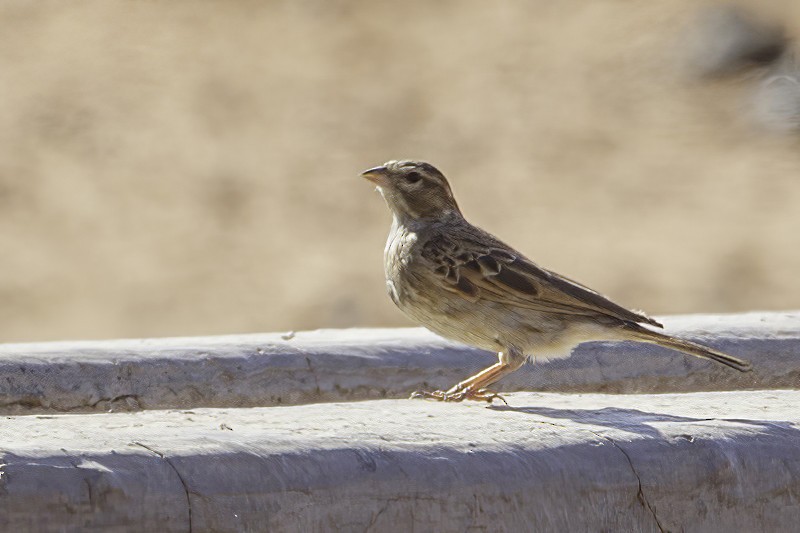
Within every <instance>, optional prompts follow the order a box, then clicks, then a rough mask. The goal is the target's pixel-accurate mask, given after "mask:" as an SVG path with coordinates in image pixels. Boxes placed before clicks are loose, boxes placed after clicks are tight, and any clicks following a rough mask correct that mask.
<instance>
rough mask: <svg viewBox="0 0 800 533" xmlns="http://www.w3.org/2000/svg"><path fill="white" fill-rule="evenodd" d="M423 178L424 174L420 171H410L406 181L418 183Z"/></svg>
mask: <svg viewBox="0 0 800 533" xmlns="http://www.w3.org/2000/svg"><path fill="white" fill-rule="evenodd" d="M421 179H422V174H420V173H419V172H409V173H408V174H406V181H407V182H409V183H416V182H418V181H419V180H421Z"/></svg>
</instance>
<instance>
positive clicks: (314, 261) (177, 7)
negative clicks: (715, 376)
mask: <svg viewBox="0 0 800 533" xmlns="http://www.w3.org/2000/svg"><path fill="white" fill-rule="evenodd" d="M752 3H753V4H755V3H756V2H755V1H754V2H752ZM698 5H699V4H698V2H696V1H690V0H670V1H666V0H658V1H653V2H636V3H632V2H629V1H622V0H597V1H594V2H584V1H577V0H567V1H562V2H545V1H538V2H485V1H481V0H463V1H460V2H448V1H444V2H426V1H424V0H413V1H409V2H403V3H390V2H357V1H337V2H328V1H323V0H303V1H300V0H285V1H270V2H255V1H253V2H248V1H235V2H233V1H228V2H129V1H126V2H115V1H108V0H94V1H90V0H84V1H79V2H56V1H50V2H46V1H45V2H35V3H34V2H27V1H23V0H15V1H6V2H3V3H2V4H0V65H1V66H2V70H0V76H1V77H2V78H1V79H2V83H0V96H2V97H1V98H0V147H2V148H0V150H2V152H1V153H2V156H1V157H0V250H2V255H1V256H0V341H28V340H53V339H78V338H110V337H134V336H135V337H138V336H174V335H205V334H222V333H238V332H257V331H281V330H299V329H307V328H320V327H347V326H379V325H398V326H399V325H407V324H409V323H408V322H407V320H406V319H405V317H404V316H402V315H401V313H400V312H399V311H397V310H396V309H395V308H394V306H393V305H392V303H391V302H390V300H389V298H388V297H387V296H386V294H385V289H384V287H385V286H384V282H383V273H382V252H383V245H384V241H385V237H386V233H387V231H388V228H389V222H390V217H389V213H388V211H387V209H386V207H385V205H384V204H383V201H382V200H381V199H380V197H379V196H378V195H377V194H376V193H375V192H374V191H373V190H372V189H371V188H370V187H369V185H368V184H367V183H366V182H364V180H361V179H360V178H358V173H359V172H360V171H361V170H363V169H365V168H367V167H371V166H374V165H377V164H380V163H382V162H384V161H386V160H388V159H398V158H414V159H424V160H427V161H430V162H431V163H433V164H435V165H437V166H438V167H439V168H441V169H442V170H443V171H444V172H445V173H446V175H448V176H449V177H450V179H451V182H452V184H453V188H454V190H455V193H456V197H457V198H458V200H459V202H460V204H461V207H462V209H463V210H464V212H465V213H466V215H467V217H468V218H469V219H470V220H471V221H473V222H475V223H478V224H479V225H481V226H483V227H485V228H486V229H489V230H490V231H492V232H493V233H496V234H498V235H500V236H501V237H502V238H504V239H505V240H506V241H508V242H510V243H511V244H512V245H514V246H516V247H517V248H519V249H520V250H522V251H523V252H525V253H526V254H527V255H529V256H530V257H531V258H533V259H534V260H536V261H537V262H539V263H540V264H542V265H543V266H545V267H548V268H551V269H554V270H556V271H559V272H562V273H564V274H566V275H568V276H570V277H572V278H575V279H578V280H580V281H582V282H583V283H586V284H588V285H590V286H592V287H595V288H596V289H598V290H600V291H601V292H603V293H605V294H607V295H609V296H610V297H612V298H613V299H615V300H617V301H618V302H620V303H622V304H625V305H628V306H631V307H635V308H640V309H645V310H647V311H648V312H649V313H651V314H655V315H658V314H664V313H689V312H724V311H743V310H779V309H797V308H800V282H798V280H797V276H798V272H800V246H798V244H800V238H798V227H799V226H800V209H798V206H800V172H799V171H800V150H798V143H799V142H800V139H798V138H797V137H787V136H778V135H775V134H769V133H766V132H764V131H762V130H760V129H759V128H758V127H757V126H755V125H754V124H753V123H752V121H751V119H750V117H749V115H748V109H749V101H750V98H751V97H752V94H751V92H752V86H753V79H754V78H753V77H754V76H757V73H749V74H743V75H740V76H738V77H736V78H735V79H727V80H717V81H713V82H710V81H702V80H698V79H697V78H694V77H692V76H690V75H689V74H688V73H687V69H686V68H685V66H684V61H683V59H682V56H683V53H684V50H685V47H683V46H682V42H683V38H682V36H683V35H684V31H685V29H686V27H687V24H689V23H690V21H691V20H692V18H693V17H694V15H695V14H696V11H697V8H698ZM789 15H790V16H787V17H785V21H789V23H790V30H791V31H792V32H794V35H797V32H796V30H797V29H798V28H797V25H795V26H794V27H791V23H792V22H793V21H797V20H800V16H798V15H800V10H798V9H797V8H795V10H794V12H789Z"/></svg>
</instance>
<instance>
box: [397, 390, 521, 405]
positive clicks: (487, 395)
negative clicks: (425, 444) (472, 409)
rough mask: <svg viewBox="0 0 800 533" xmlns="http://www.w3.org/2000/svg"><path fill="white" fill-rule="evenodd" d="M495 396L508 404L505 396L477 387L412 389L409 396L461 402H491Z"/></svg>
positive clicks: (413, 398)
mask: <svg viewBox="0 0 800 533" xmlns="http://www.w3.org/2000/svg"><path fill="white" fill-rule="evenodd" d="M495 398H497V399H499V400H501V401H502V402H503V403H504V404H506V405H508V402H507V401H506V399H505V398H503V397H502V396H500V395H499V394H497V393H496V392H492V391H490V390H488V389H479V390H476V391H473V390H470V389H466V390H461V391H454V392H450V391H447V392H445V391H441V390H435V391H433V392H428V391H419V390H418V391H414V392H412V393H411V396H410V397H409V399H410V400H415V399H423V400H436V401H439V402H461V401H464V400H475V401H482V402H488V403H492V401H493V400H494V399H495Z"/></svg>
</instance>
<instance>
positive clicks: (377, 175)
mask: <svg viewBox="0 0 800 533" xmlns="http://www.w3.org/2000/svg"><path fill="white" fill-rule="evenodd" d="M387 170H388V169H387V168H386V167H385V166H383V165H381V166H379V167H375V168H371V169H369V170H365V171H364V172H362V173H361V177H362V178H365V179H368V180H369V181H371V182H372V183H374V184H375V185H385V184H386V171H387Z"/></svg>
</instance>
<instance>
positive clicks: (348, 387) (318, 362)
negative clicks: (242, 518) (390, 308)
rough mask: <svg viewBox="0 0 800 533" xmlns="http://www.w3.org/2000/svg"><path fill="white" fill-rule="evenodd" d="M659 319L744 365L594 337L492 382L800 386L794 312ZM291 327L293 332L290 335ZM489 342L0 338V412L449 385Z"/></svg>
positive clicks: (334, 395) (368, 394)
mask: <svg viewBox="0 0 800 533" xmlns="http://www.w3.org/2000/svg"><path fill="white" fill-rule="evenodd" d="M662 320H663V321H664V323H665V324H666V326H667V331H668V332H670V333H674V334H676V335H681V336H684V337H687V338H691V339H696V340H698V341H701V342H705V343H707V344H709V345H712V346H715V347H717V348H719V349H721V350H724V351H727V352H729V353H731V354H733V355H737V356H741V357H744V358H747V359H750V360H752V362H753V364H754V368H755V370H754V371H753V372H750V373H747V374H741V373H739V372H736V371H733V370H731V369H729V368H727V367H723V366H721V365H718V364H716V363H712V362H709V361H704V360H700V359H696V358H693V357H690V356H684V355H682V354H680V353H678V352H673V351H670V350H666V349H662V348H659V347H655V346H650V345H646V344H635V343H622V344H620V343H592V344H584V345H582V346H581V347H579V348H578V349H577V350H576V351H575V354H574V355H573V357H571V358H570V359H567V360H560V361H553V362H549V363H542V364H536V363H534V364H532V365H526V366H525V367H523V368H522V369H520V370H519V371H517V372H516V373H515V374H513V375H512V376H509V377H508V378H506V379H504V380H503V381H502V382H500V383H499V384H498V389H499V390H506V391H508V390H544V391H547V390H549V391H584V392H590V391H598V392H628V393H630V392H668V391H700V390H731V389H766V388H800V312H785V313H748V314H741V315H693V316H679V317H664V318H662ZM290 337H291V338H290ZM494 361H496V356H495V355H494V354H489V353H487V352H482V351H480V350H475V349H472V348H469V347H465V346H462V345H458V344H455V343H451V342H448V341H445V340H443V339H441V338H439V337H437V336H435V335H434V334H432V333H430V332H428V331H426V330H424V329H421V328H414V329H351V330H320V331H311V332H300V333H297V334H296V335H294V336H293V337H292V336H291V335H281V334H261V335H239V336H226V337H198V338H182V339H181V338H179V339H144V340H115V341H93V342H65V343H43V344H7V345H0V412H3V413H25V412H31V411H39V412H42V411H48V410H50V411H80V410H84V411H91V410H97V411H106V410H138V409H141V408H145V409H163V408H189V407H198V406H203V407H250V406H269V405H279V404H283V405H286V404H298V403H309V402H319V401H344V400H362V399H369V398H384V397H388V398H401V397H407V396H408V394H409V393H410V392H412V391H414V390H416V389H432V388H449V387H450V386H452V385H453V384H455V383H456V382H458V381H460V380H462V379H464V378H465V377H467V376H469V375H471V374H472V373H474V372H476V371H478V370H479V369H480V368H483V367H485V366H487V365H489V364H491V363H493V362H494Z"/></svg>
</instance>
